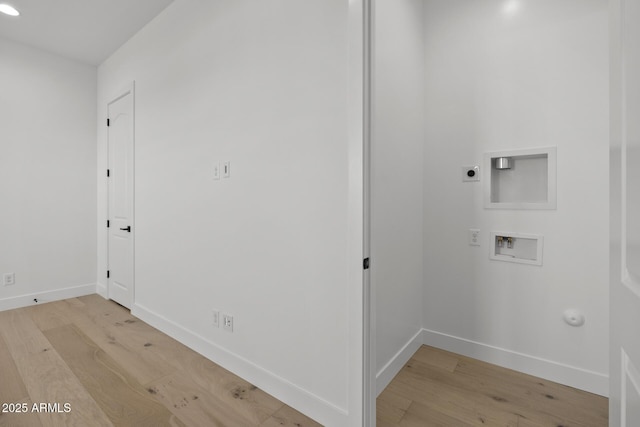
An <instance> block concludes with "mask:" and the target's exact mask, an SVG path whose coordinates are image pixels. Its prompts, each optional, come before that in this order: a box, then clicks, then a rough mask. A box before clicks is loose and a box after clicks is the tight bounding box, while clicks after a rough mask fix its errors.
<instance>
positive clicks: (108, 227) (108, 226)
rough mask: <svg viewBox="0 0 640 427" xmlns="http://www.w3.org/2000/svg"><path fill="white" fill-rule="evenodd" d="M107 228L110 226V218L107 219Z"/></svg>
mask: <svg viewBox="0 0 640 427" xmlns="http://www.w3.org/2000/svg"><path fill="white" fill-rule="evenodd" d="M107 228H109V220H107Z"/></svg>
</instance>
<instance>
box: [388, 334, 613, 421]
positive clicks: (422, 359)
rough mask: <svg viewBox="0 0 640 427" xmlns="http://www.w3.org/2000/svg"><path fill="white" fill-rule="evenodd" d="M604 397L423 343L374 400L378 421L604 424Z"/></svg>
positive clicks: (605, 409)
mask: <svg viewBox="0 0 640 427" xmlns="http://www.w3.org/2000/svg"><path fill="white" fill-rule="evenodd" d="M608 404H609V403H608V399H607V398H605V397H602V396H598V395H595V394H591V393H587V392H584V391H581V390H577V389H574V388H571V387H567V386H564V385H560V384H557V383H554V382H551V381H547V380H543V379H540V378H536V377H533V376H530V375H526V374H523V373H520V372H516V371H512V370H509V369H505V368H501V367H498V366H495V365H491V364H488V363H484V362H480V361H478V360H475V359H471V358H468V357H465V356H460V355H457V354H454V353H449V352H446V351H444V350H439V349H436V348H433V347H428V346H422V347H421V348H420V349H419V350H418V351H417V352H416V354H414V355H413V357H412V358H411V360H410V361H409V362H408V363H407V364H406V365H405V366H404V368H402V370H401V371H400V373H399V374H398V375H397V376H396V377H395V378H394V379H393V381H392V382H391V383H390V384H389V386H388V387H387V388H386V389H385V390H384V391H383V392H382V393H381V394H380V396H379V397H378V400H377V405H378V409H377V418H378V427H391V426H402V427H429V426H443V427H458V426H459V427H463V426H483V427H487V426H500V427H504V426H509V427H606V426H607V425H608Z"/></svg>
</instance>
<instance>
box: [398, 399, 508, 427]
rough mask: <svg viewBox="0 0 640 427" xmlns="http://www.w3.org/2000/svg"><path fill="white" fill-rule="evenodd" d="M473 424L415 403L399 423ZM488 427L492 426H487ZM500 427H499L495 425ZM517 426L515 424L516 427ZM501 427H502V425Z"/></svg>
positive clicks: (414, 426)
mask: <svg viewBox="0 0 640 427" xmlns="http://www.w3.org/2000/svg"><path fill="white" fill-rule="evenodd" d="M472 425H473V424H467V423H465V422H463V421H461V420H459V419H456V418H454V417H451V416H449V415H447V414H444V413H442V412H440V411H438V410H437V408H432V407H428V406H424V405H421V404H419V403H416V402H413V403H412V404H411V406H410V407H409V408H408V409H407V412H406V414H405V416H404V417H402V420H400V422H399V423H398V426H399V427H453V426H455V427H470V426H472ZM486 425H487V427H489V426H491V425H492V424H486ZM493 425H494V426H496V427H498V426H499V425H497V424H493ZM516 425H517V424H514V427H515V426H516ZM499 427H502V426H501V425H500V426H499Z"/></svg>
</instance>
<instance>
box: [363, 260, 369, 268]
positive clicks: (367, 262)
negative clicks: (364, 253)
mask: <svg viewBox="0 0 640 427" xmlns="http://www.w3.org/2000/svg"><path fill="white" fill-rule="evenodd" d="M362 268H364V269H365V270H368V269H369V258H365V259H364V261H363V262H362Z"/></svg>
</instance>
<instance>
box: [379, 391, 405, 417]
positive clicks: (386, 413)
mask: <svg viewBox="0 0 640 427" xmlns="http://www.w3.org/2000/svg"><path fill="white" fill-rule="evenodd" d="M411 403H412V401H411V400H410V399H407V398H405V397H402V396H398V395H397V394H395V393H393V392H392V391H391V390H389V389H388V388H387V389H385V390H384V391H383V392H382V393H380V395H379V396H378V398H377V399H376V419H377V421H378V423H386V424H397V423H399V422H400V420H401V419H402V417H404V415H405V413H406V412H407V409H409V406H411Z"/></svg>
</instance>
